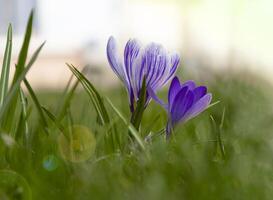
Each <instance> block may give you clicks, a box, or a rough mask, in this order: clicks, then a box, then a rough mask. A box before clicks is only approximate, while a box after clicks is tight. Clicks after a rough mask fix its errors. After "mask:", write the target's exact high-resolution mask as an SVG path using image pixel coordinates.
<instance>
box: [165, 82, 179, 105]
mask: <svg viewBox="0 0 273 200" xmlns="http://www.w3.org/2000/svg"><path fill="white" fill-rule="evenodd" d="M180 89H181V86H180V81H179V79H178V77H174V78H173V80H172V82H171V85H170V88H169V94H168V102H169V105H172V104H173V100H174V98H175V96H176V95H177V93H178V92H179V90H180Z"/></svg>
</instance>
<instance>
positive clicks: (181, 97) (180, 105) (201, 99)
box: [148, 77, 212, 138]
mask: <svg viewBox="0 0 273 200" xmlns="http://www.w3.org/2000/svg"><path fill="white" fill-rule="evenodd" d="M148 90H149V92H150V95H151V96H152V98H153V99H154V100H155V101H156V102H158V103H159V104H161V105H162V106H163V107H164V108H165V109H166V110H167V112H168V123H167V127H166V133H167V138H169V136H170V134H171V132H172V129H173V128H174V126H175V125H176V124H178V123H185V122H186V121H188V120H189V119H191V118H193V117H195V116H197V115H199V114H200V113H201V112H203V111H204V110H205V109H206V108H207V107H208V106H209V104H210V102H211V99H212V95H211V94H210V93H207V87H205V86H196V84H195V82H194V81H192V80H190V81H186V82H185V83H182V84H181V83H180V81H179V79H178V78H177V77H174V78H173V80H172V82H171V85H170V88H169V94H168V104H165V103H164V102H162V101H161V100H160V99H159V98H158V97H157V96H156V94H155V93H154V92H153V91H152V90H150V89H149V88H148Z"/></svg>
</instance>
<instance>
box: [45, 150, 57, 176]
mask: <svg viewBox="0 0 273 200" xmlns="http://www.w3.org/2000/svg"><path fill="white" fill-rule="evenodd" d="M58 165H59V163H58V158H57V157H56V156H55V155H53V154H50V155H47V156H45V157H44V159H43V167H44V169H45V170H47V171H50V172H51V171H54V170H55V169H57V167H58Z"/></svg>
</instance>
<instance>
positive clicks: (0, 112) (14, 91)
mask: <svg viewBox="0 0 273 200" xmlns="http://www.w3.org/2000/svg"><path fill="white" fill-rule="evenodd" d="M44 44H45V42H44V43H43V44H42V45H41V46H40V47H39V48H38V49H37V50H36V51H35V53H34V54H33V56H32V57H31V59H30V61H29V63H28V65H27V66H26V67H25V68H24V69H23V71H22V72H21V74H20V75H19V77H18V78H17V80H16V81H15V82H14V83H13V85H12V86H11V88H10V90H9V92H8V94H7V96H6V98H5V101H4V103H3V105H2V107H1V109H0V122H2V120H3V117H4V114H5V112H6V110H7V109H8V108H9V107H10V103H11V102H12V100H13V97H14V96H15V95H16V94H17V91H18V90H19V88H20V84H21V82H22V81H23V80H24V79H25V76H26V74H27V72H28V70H29V69H30V68H31V66H32V65H33V63H34V62H35V60H36V59H37V57H38V55H39V53H40V51H41V50H42V48H43V46H44Z"/></svg>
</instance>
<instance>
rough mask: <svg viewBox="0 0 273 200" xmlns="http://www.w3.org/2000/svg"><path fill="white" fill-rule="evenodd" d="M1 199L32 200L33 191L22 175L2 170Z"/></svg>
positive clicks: (0, 173)
mask: <svg viewBox="0 0 273 200" xmlns="http://www.w3.org/2000/svg"><path fill="white" fill-rule="evenodd" d="M0 199H21V200H30V199H31V189H30V187H29V185H28V183H27V181H26V180H25V178H24V177H22V176H21V175H20V174H18V173H16V172H14V171H11V170H0Z"/></svg>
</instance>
